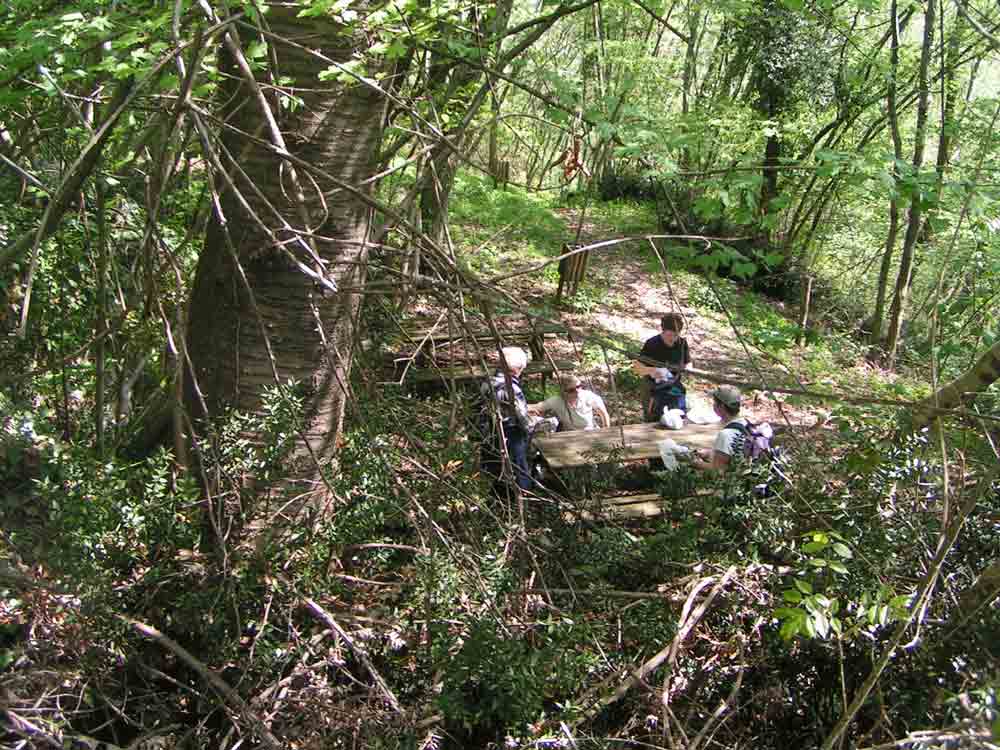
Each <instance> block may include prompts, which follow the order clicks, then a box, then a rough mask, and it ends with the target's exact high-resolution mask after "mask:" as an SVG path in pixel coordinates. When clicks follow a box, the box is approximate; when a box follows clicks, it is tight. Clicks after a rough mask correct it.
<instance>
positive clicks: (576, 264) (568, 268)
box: [556, 244, 590, 304]
mask: <svg viewBox="0 0 1000 750" xmlns="http://www.w3.org/2000/svg"><path fill="white" fill-rule="evenodd" d="M573 249H574V248H573V247H571V246H570V245H569V244H566V245H563V248H562V253H561V254H562V255H565V254H566V253H569V252H572V251H573ZM589 258H590V251H589V250H584V251H583V252H579V253H574V254H573V255H570V256H569V257H568V258H563V259H562V260H561V261H559V287H558V288H557V289H556V304H559V301H560V299H562V293H563V289H565V290H566V294H567V296H570V297H572V296H573V295H574V294H576V292H577V290H578V289H579V288H580V282H581V281H582V280H583V278H584V276H585V275H586V274H587V261H588V260H589Z"/></svg>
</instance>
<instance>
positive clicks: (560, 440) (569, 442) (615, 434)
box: [532, 423, 720, 469]
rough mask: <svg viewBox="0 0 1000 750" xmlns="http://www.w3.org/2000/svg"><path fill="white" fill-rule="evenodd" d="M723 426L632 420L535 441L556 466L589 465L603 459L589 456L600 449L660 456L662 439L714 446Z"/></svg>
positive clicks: (635, 455)
mask: <svg viewBox="0 0 1000 750" xmlns="http://www.w3.org/2000/svg"><path fill="white" fill-rule="evenodd" d="M719 428H720V426H719V425H717V424H715V425H687V426H685V427H684V428H683V429H680V430H666V429H663V428H662V427H659V426H658V425H657V424H656V423H643V424H628V425H621V426H619V427H609V428H607V429H604V430H573V431H571V432H553V433H550V434H547V435H538V436H537V437H535V438H534V440H533V441H532V443H533V445H534V446H535V447H536V448H538V449H539V450H540V451H541V452H542V456H544V457H545V460H546V461H547V462H548V464H549V466H551V467H552V468H553V469H561V468H563V467H567V466H586V465H587V464H592V463H599V462H600V461H599V458H594V457H591V456H586V455H585V454H587V453H592V452H597V453H599V454H601V455H608V454H609V453H611V452H612V451H613V450H614V451H616V454H617V455H619V456H620V457H621V458H622V460H633V459H641V458H657V457H659V455H660V450H659V447H658V446H657V444H658V443H660V442H662V441H663V440H667V439H668V438H669V439H670V440H673V441H674V442H675V443H678V444H679V445H686V446H687V447H689V448H691V449H704V448H711V447H712V445H713V444H714V443H715V436H716V435H717V434H718V432H719Z"/></svg>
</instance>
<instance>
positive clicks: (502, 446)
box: [480, 346, 532, 490]
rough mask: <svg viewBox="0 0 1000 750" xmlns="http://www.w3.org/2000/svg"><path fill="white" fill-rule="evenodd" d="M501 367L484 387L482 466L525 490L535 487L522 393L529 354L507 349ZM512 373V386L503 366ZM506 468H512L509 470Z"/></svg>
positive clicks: (497, 479) (500, 480)
mask: <svg viewBox="0 0 1000 750" xmlns="http://www.w3.org/2000/svg"><path fill="white" fill-rule="evenodd" d="M501 352H502V355H503V356H502V360H501V362H500V367H499V368H498V369H497V371H496V372H495V373H494V375H493V376H492V377H491V378H489V379H488V380H486V381H485V382H484V383H483V384H482V386H481V388H480V396H481V402H482V405H483V411H482V415H481V426H480V429H481V430H482V434H483V443H482V456H481V466H482V470H483V472H484V473H485V474H487V475H489V476H491V477H493V478H494V481H495V482H496V483H497V484H498V485H499V484H507V483H509V482H510V480H513V482H514V484H516V485H517V486H518V487H520V488H521V489H522V490H527V489H530V488H531V485H532V480H531V466H530V465H529V463H528V437H529V430H528V421H529V419H528V400H527V399H526V398H525V396H524V391H522V390H521V381H520V376H521V373H522V372H523V371H524V368H525V367H527V365H528V355H527V354H526V353H525V351H524V350H523V349H520V348H518V347H516V346H508V347H504V348H503V349H502V350H501ZM504 363H506V366H507V372H509V373H510V381H509V383H508V380H507V376H506V375H505V374H504V370H503V365H504ZM505 466H506V467H509V468H508V470H507V471H505Z"/></svg>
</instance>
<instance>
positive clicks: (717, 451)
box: [691, 385, 748, 473]
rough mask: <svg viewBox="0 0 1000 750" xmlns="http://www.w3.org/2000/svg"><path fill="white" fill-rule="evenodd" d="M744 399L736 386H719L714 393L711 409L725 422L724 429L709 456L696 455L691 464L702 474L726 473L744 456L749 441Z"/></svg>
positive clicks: (699, 453) (716, 439) (697, 453)
mask: <svg viewBox="0 0 1000 750" xmlns="http://www.w3.org/2000/svg"><path fill="white" fill-rule="evenodd" d="M742 401H743V396H742V394H741V393H740V390H739V388H737V387H736V386H733V385H720V386H719V387H718V388H716V389H715V390H714V391H712V406H713V407H714V408H715V413H716V414H717V415H719V418H720V419H722V424H723V427H722V429H721V430H719V434H718V435H716V437H715V443H714V444H713V445H712V452H711V454H709V455H705V454H704V453H701V452H700V451H699V452H696V453H695V454H694V456H693V457H692V458H691V465H692V466H694V467H695V468H696V469H701V470H702V471H715V472H720V473H725V472H726V471H727V470H728V469H729V467H730V466H731V465H732V464H733V463H734V462H736V461H738V460H740V458H741V457H742V456H743V451H744V446H745V445H746V441H747V426H748V423H747V420H746V418H745V417H741V416H740V409H741V407H742Z"/></svg>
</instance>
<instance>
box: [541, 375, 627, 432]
mask: <svg viewBox="0 0 1000 750" xmlns="http://www.w3.org/2000/svg"><path fill="white" fill-rule="evenodd" d="M582 386H583V383H582V381H581V380H580V378H578V377H577V376H576V375H564V376H563V377H562V378H560V380H559V390H560V394H559V395H558V396H552V397H551V398H547V399H545V400H544V401H542V402H541V403H538V404H532V405H530V406H529V407H528V411H529V412H530V413H532V414H539V415H544V414H547V413H551V414H554V415H555V417H556V419H558V420H559V429H560V430H561V431H564V432H565V431H567V430H595V429H597V428H598V427H610V426H611V417H610V416H609V415H608V409H607V407H606V406H605V405H604V399H603V398H601V397H600V396H598V395H597V394H596V393H594V392H593V391H590V390H587V389H586V388H583V387H582Z"/></svg>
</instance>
